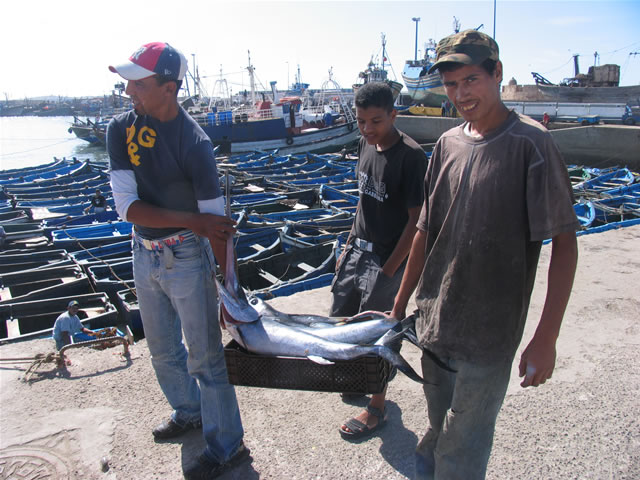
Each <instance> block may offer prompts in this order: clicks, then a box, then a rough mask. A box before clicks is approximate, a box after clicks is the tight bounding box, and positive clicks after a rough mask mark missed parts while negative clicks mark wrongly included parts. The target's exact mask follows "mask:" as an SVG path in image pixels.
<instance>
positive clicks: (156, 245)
mask: <svg viewBox="0 0 640 480" xmlns="http://www.w3.org/2000/svg"><path fill="white" fill-rule="evenodd" d="M135 237H136V240H137V241H138V242H140V244H141V245H142V246H143V247H144V248H146V249H147V250H162V248H163V247H164V246H165V245H167V246H168V247H171V246H175V245H180V244H182V243H184V242H186V241H187V240H190V239H192V238H194V233H193V232H192V231H191V230H182V231H181V232H178V233H176V234H175V235H170V236H168V237H163V238H154V239H153V240H149V239H146V238H142V237H141V236H139V235H136V236H135Z"/></svg>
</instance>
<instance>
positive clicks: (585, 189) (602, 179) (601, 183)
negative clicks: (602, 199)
mask: <svg viewBox="0 0 640 480" xmlns="http://www.w3.org/2000/svg"><path fill="white" fill-rule="evenodd" d="M634 181H635V178H634V176H633V173H631V171H629V169H627V168H619V169H615V170H614V171H611V172H608V173H604V174H602V175H599V176H597V177H595V178H592V179H590V180H585V181H584V182H580V183H577V184H576V185H574V186H573V191H574V193H575V194H576V195H580V194H598V193H600V192H603V191H606V190H611V189H613V188H618V187H624V186H627V185H631V184H632V183H633V182H634Z"/></svg>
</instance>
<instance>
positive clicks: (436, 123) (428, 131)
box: [396, 115, 464, 143]
mask: <svg viewBox="0 0 640 480" xmlns="http://www.w3.org/2000/svg"><path fill="white" fill-rule="evenodd" d="M463 121H464V120H463V119H462V118H446V117H425V116H417V115H398V116H397V117H396V127H398V129H399V130H400V131H402V132H404V133H406V134H407V135H409V136H410V137H411V138H413V139H414V140H415V141H416V142H418V143H434V142H436V141H437V140H438V138H440V135H442V134H443V133H444V132H446V131H447V130H449V129H450V128H453V127H455V126H456V125H460V124H461V123H462V122H463Z"/></svg>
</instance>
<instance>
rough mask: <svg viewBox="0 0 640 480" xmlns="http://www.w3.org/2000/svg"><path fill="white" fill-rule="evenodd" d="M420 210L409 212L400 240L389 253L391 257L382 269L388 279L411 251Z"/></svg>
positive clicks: (418, 208)
mask: <svg viewBox="0 0 640 480" xmlns="http://www.w3.org/2000/svg"><path fill="white" fill-rule="evenodd" d="M420 208H421V207H415V208H412V209H410V210H409V220H408V221H407V224H406V225H405V226H404V229H403V230H402V234H401V235H400V239H399V240H398V243H396V246H395V248H394V249H393V252H391V255H390V256H389V258H388V259H387V261H386V262H385V264H384V266H383V267H382V270H383V271H384V273H385V274H386V275H388V276H389V277H391V276H393V275H394V274H395V272H396V271H397V270H398V268H400V265H402V262H404V260H405V258H407V255H409V252H410V251H411V244H412V243H413V238H414V237H415V234H416V232H417V231H418V227H416V223H417V222H418V218H419V216H420Z"/></svg>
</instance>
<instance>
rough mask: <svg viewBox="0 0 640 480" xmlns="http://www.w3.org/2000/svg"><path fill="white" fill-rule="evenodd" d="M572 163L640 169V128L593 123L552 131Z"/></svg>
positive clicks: (566, 159)
mask: <svg viewBox="0 0 640 480" xmlns="http://www.w3.org/2000/svg"><path fill="white" fill-rule="evenodd" d="M551 135H552V136H553V139H554V140H555V142H556V144H557V145H558V148H559V149H560V152H561V153H562V155H563V157H564V160H565V162H566V163H568V164H577V165H585V166H588V167H611V166H620V167H628V168H629V169H631V170H633V171H636V172H637V171H638V170H639V169H640V127H631V126H618V125H593V126H588V127H572V128H561V129H558V130H551Z"/></svg>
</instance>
